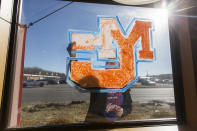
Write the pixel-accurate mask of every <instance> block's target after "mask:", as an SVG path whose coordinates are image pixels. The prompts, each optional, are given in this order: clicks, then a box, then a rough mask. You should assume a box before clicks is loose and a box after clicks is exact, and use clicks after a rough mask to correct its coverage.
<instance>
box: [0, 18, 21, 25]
mask: <svg viewBox="0 0 197 131" xmlns="http://www.w3.org/2000/svg"><path fill="white" fill-rule="evenodd" d="M0 19H1V20H3V21H5V22H7V23H9V24H12V22H10V21H8V20H6V19H5V18H3V17H0ZM16 25H17V26H21V27H22V26H24V25H22V24H19V23H16Z"/></svg>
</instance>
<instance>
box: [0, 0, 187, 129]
mask: <svg viewBox="0 0 197 131" xmlns="http://www.w3.org/2000/svg"><path fill="white" fill-rule="evenodd" d="M73 1H77V2H88V3H103V4H116V5H120V6H122V5H121V4H118V3H114V2H111V1H107V2H106V1H104V0H100V1H99V0H95V1H91V0H73ZM20 2H21V0H14V3H13V13H12V23H11V30H10V36H9V49H8V53H7V61H6V71H5V80H4V90H3V98H2V106H1V116H0V123H1V124H0V129H3V130H4V131H12V130H16V131H38V130H43V131H45V130H47V131H52V130H65V129H67V130H94V129H113V128H124V127H146V126H161V125H176V124H184V123H185V122H186V119H185V109H184V107H185V105H184V91H183V84H182V70H181V58H180V51H179V49H180V47H179V40H178V38H177V33H176V31H175V30H176V29H173V24H172V25H171V24H169V29H170V31H169V32H170V46H171V58H172V70H173V80H174V93H175V94H174V96H175V106H176V115H177V118H175V119H155V120H138V121H124V122H118V123H116V122H115V123H106V124H103V123H102V124H61V125H47V126H39V127H20V128H9V119H10V111H11V106H10V105H11V102H12V91H13V89H12V88H13V74H14V71H13V68H14V65H15V64H14V62H15V52H16V34H17V26H16V23H17V21H18V16H19V10H20ZM139 7H150V8H152V7H154V5H153V4H149V5H143V6H139ZM170 22H171V21H170V19H169V23H170ZM172 43H173V44H172Z"/></svg>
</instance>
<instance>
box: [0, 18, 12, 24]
mask: <svg viewBox="0 0 197 131" xmlns="http://www.w3.org/2000/svg"><path fill="white" fill-rule="evenodd" d="M0 19H1V20H3V21H5V22H7V23H9V24H12V22H10V21H8V20H6V19H4V18H2V17H0Z"/></svg>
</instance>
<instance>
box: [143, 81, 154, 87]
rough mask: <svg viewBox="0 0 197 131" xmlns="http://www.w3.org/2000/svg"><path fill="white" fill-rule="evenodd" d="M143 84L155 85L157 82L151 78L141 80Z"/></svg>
mask: <svg viewBox="0 0 197 131" xmlns="http://www.w3.org/2000/svg"><path fill="white" fill-rule="evenodd" d="M141 84H142V85H148V86H155V85H156V82H154V81H151V80H141Z"/></svg>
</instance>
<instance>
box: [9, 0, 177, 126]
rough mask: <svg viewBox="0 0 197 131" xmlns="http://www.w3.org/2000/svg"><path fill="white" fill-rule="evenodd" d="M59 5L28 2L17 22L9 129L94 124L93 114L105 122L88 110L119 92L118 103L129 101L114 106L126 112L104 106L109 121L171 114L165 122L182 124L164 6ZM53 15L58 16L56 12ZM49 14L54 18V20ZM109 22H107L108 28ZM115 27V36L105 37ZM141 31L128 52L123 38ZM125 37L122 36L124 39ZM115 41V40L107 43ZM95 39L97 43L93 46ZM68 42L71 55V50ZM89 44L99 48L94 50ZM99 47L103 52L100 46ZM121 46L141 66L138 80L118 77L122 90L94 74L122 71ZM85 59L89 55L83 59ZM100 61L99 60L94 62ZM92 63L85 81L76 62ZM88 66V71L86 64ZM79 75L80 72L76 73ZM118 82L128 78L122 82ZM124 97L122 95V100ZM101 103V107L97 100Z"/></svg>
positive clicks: (107, 100)
mask: <svg viewBox="0 0 197 131" xmlns="http://www.w3.org/2000/svg"><path fill="white" fill-rule="evenodd" d="M39 3H40V2H39ZM55 4H56V6H54V1H53V2H46V1H43V2H42V3H40V4H39V6H38V5H37V4H36V2H35V1H31V2H26V1H22V5H23V6H22V13H23V15H22V17H21V18H22V19H21V21H20V23H21V24H24V25H20V26H19V27H18V36H17V42H18V44H17V54H16V63H17V64H15V70H14V71H15V75H14V80H13V85H14V89H13V98H17V99H14V100H13V102H12V108H11V118H12V119H10V126H11V127H22V126H40V125H52V124H73V123H74V124H76V123H77V124H81V125H83V124H84V125H85V124H87V123H89V122H94V124H95V123H96V121H94V120H93V121H92V120H90V119H93V118H96V120H99V121H98V122H99V123H100V122H103V121H102V120H103V118H101V119H98V118H99V116H98V115H96V116H95V114H94V113H93V114H91V113H90V114H89V111H90V110H92V112H94V111H95V110H96V109H95V107H99V106H103V105H104V104H106V103H107V102H109V101H110V100H111V101H113V100H114V99H113V98H115V97H116V98H117V99H116V101H119V99H118V98H119V97H120V101H123V103H124V102H125V106H126V108H124V106H122V105H121V106H119V105H118V106H117V105H116V106H115V107H116V108H119V109H120V110H119V111H120V112H121V108H122V110H123V113H122V114H121V113H120V114H121V115H120V116H119V114H118V113H119V112H118V113H116V114H110V113H108V111H107V110H110V108H112V107H113V106H112V107H110V106H109V109H107V107H108V105H105V106H106V107H105V108H102V109H104V110H103V114H104V118H105V120H106V121H107V124H110V123H113V122H115V123H116V124H117V125H120V124H124V123H125V124H126V123H127V122H130V123H135V121H132V120H138V121H139V120H141V121H142V122H145V120H147V119H149V121H154V120H152V119H155V118H156V119H160V120H161V121H165V119H162V118H166V117H167V118H174V119H167V121H168V122H175V121H176V120H175V118H176V115H175V114H176V112H175V103H174V92H173V87H174V85H176V84H173V83H174V82H173V75H175V74H176V73H177V72H174V74H173V73H172V64H171V51H170V37H169V33H171V32H169V29H168V28H169V27H168V16H167V12H166V10H164V9H153V8H146V7H130V6H120V5H109V4H95V3H80V2H55ZM53 8H54V9H53ZM43 9H44V10H43ZM56 9H62V10H56ZM34 10H35V12H36V13H34ZM54 10H55V12H53V11H54ZM113 10H116V11H117V12H114V11H113ZM58 11H59V12H58ZM50 12H53V13H52V14H50ZM47 14H50V15H51V16H50V17H48V15H47ZM43 16H46V18H45V17H43ZM28 17H29V18H28ZM39 18H42V19H39ZM66 18H67V19H66ZM136 21H137V22H136ZM96 22H97V23H96ZM102 22H103V23H102ZM29 23H30V24H29ZM106 24H107V26H106V27H104V26H105V25H106ZM137 24H139V27H142V26H144V30H147V31H143V32H142V33H141V32H140V31H141V29H138V26H137ZM140 24H141V25H140ZM26 25H27V26H26ZM161 25H162V26H161ZM27 27H28V28H27ZM127 27H128V28H127ZM111 28H113V29H111ZM145 28H147V29H145ZM153 28H154V29H153ZM105 29H106V30H107V31H105ZM109 29H110V30H111V32H110V33H111V34H110V35H112V37H106V36H107V34H106V33H109V31H108V30H109ZM135 29H136V30H139V31H137V32H138V33H137V35H140V36H139V37H137V38H136V40H135V39H134V40H133V41H134V42H133V44H136V45H135V46H133V47H132V48H131V49H133V50H131V51H128V49H124V47H121V41H123V40H124V41H126V39H127V38H128V39H133V38H129V36H130V34H131V35H133V34H132V31H133V30H135ZM113 30H117V33H114V34H113ZM99 31H100V32H99ZM103 32H104V33H103ZM118 32H119V34H118ZM144 32H145V33H147V34H146V35H147V37H145V35H143V33H144ZM67 34H68V35H67ZM113 35H114V36H113ZM133 36H134V35H133ZM105 37H106V38H105ZM109 38H113V39H109ZM104 39H105V41H108V42H106V45H102V46H101V44H100V41H102V40H104ZM119 39H122V40H121V41H119ZM146 39H149V41H148V42H149V44H143V42H144V41H145V40H146ZM110 42H111V43H112V44H113V45H108V43H110ZM129 42H131V41H129ZM19 43H20V44H19ZM92 43H95V44H94V45H91V44H92ZM77 44H78V46H77ZM85 44H87V45H88V46H87V45H85ZM99 44H100V45H99ZM24 45H25V46H24ZM70 45H71V51H72V52H69V46H70ZM89 45H90V46H89ZM95 45H96V47H95ZM85 46H87V48H88V50H85V49H87V48H85ZM91 46H94V47H93V49H94V50H93V49H92V48H91ZM97 46H98V49H96V48H97ZM99 46H101V47H103V46H104V47H106V49H104V50H101V49H100V48H99ZM147 46H148V48H147V50H145V49H146V47H147ZM144 48H145V49H144ZM172 48H173V46H172ZM24 50H25V51H24ZM67 50H68V51H67ZM122 50H123V51H128V52H126V53H125V54H129V52H132V53H133V55H131V56H133V57H132V58H131V59H133V61H134V63H133V64H132V65H131V66H132V67H135V70H134V69H133V70H132V71H135V72H134V73H133V75H134V78H132V76H128V77H129V78H130V79H128V80H125V81H126V82H122V83H123V85H121V84H120V83H121V82H117V83H118V88H117V86H116V84H113V82H109V81H108V79H107V80H103V81H102V80H101V79H102V78H103V77H100V78H99V77H96V79H94V77H95V76H96V74H97V72H99V71H101V72H102V70H104V69H103V68H105V70H106V71H108V72H110V73H113V71H114V72H116V70H119V69H121V68H123V66H122V64H123V63H122V62H123V60H122V59H124V58H123V57H122V56H123V55H124V53H122V54H121V52H122ZM143 50H145V51H144V52H146V53H147V52H148V55H147V54H146V55H144V56H143V53H140V51H143ZM134 52H135V53H134ZM69 53H70V54H69ZM113 53H115V55H114V54H113ZM172 53H173V52H172ZM95 54H96V55H95ZM69 55H70V57H68V56H69ZM131 56H130V57H131ZM128 57H129V56H125V58H127V59H125V60H127V61H128V60H129V59H130V58H129V59H128ZM71 58H72V59H71ZM80 58H83V59H82V60H80ZM86 58H87V59H86ZM88 58H90V59H88ZM95 58H97V59H96V60H98V61H99V60H101V61H99V62H95V61H94V60H95ZM23 59H24V60H23ZM106 59H107V60H106ZM144 59H145V60H144ZM146 59H147V60H146ZM102 60H103V61H102ZM137 60H138V61H137ZM23 61H24V63H23ZM89 61H91V62H92V63H93V65H91V66H90V67H91V69H93V70H96V73H95V74H94V71H92V70H91V69H90V71H92V72H93V73H91V75H93V76H94V77H92V76H91V77H89V76H88V75H86V76H85V79H81V78H79V76H80V75H81V74H82V73H81V72H78V71H79V70H77V67H76V68H75V65H74V63H75V64H76V65H78V63H80V62H81V63H90V62H89ZM174 61H175V60H174ZM77 62H78V63H77ZM146 62H149V63H146ZM81 63H80V64H81ZM131 63H132V62H131ZM80 64H79V65H80ZM72 65H74V66H72ZM84 65H85V67H87V68H88V66H87V65H86V64H84ZM21 67H24V69H23V68H21ZM128 67H130V66H128ZM78 69H81V67H80V68H78ZM21 71H22V73H21ZM75 71H76V72H75ZM85 71H88V72H90V71H89V70H85ZM126 71H127V70H126ZM124 72H125V71H123V73H124ZM69 73H70V75H68V74H69ZM77 73H78V74H77ZM110 73H109V74H110ZM75 74H77V75H76V76H74V75H75ZM84 74H86V73H84ZM128 74H130V73H128ZM106 75H108V74H106ZM106 75H104V76H106ZM126 75H127V74H126ZM83 77H84V76H82V78H83ZM116 77H117V75H116ZM128 77H125V78H128ZM109 78H110V77H109ZM120 78H122V76H121V77H120ZM65 80H66V81H65ZM109 80H113V79H109ZM175 80H176V78H175ZM90 81H91V82H90ZM119 81H124V80H122V79H119ZM87 82H88V83H87ZM89 82H90V83H89ZM175 82H176V81H175ZM95 83H96V84H95ZM111 83H112V84H111ZM114 83H116V81H115V82H114ZM125 83H126V84H125ZM134 83H135V84H134ZM89 84H90V86H89ZM91 84H93V85H91ZM121 86H122V87H121ZM21 87H23V88H21ZM73 87H75V88H73ZM89 87H90V88H89ZM92 87H95V88H92ZM98 87H99V89H98ZM103 87H105V88H103ZM120 87H121V88H120ZM106 88H107V89H106ZM84 92H85V93H84ZM99 92H102V93H99ZM103 92H104V93H103ZM114 92H116V93H114ZM124 95H125V96H124ZM162 95H164V96H166V95H168V97H167V98H164V97H162ZM98 96H99V97H98ZM95 97H96V99H95ZM100 97H101V99H103V98H105V102H102V104H100V103H101V101H104V100H100ZM122 97H123V98H124V100H122V99H121V98H122ZM111 98H112V99H111ZM131 99H132V101H131ZM97 100H98V101H97ZM95 101H96V103H98V105H92V103H94V102H95ZM109 103H110V102H109ZM120 103H121V102H120ZM99 104H100V105H99ZM127 106H128V107H127ZM116 108H114V110H115V109H116ZM127 109H128V112H126V114H124V113H125V111H124V110H127ZM99 110H100V109H99ZM117 110H118V109H117ZM106 112H107V113H108V114H107V113H106ZM144 112H145V113H144ZM105 113H106V114H105ZM123 114H124V115H125V116H124V115H123ZM88 115H90V116H88ZM87 116H88V117H89V118H88V119H89V120H88V119H87ZM111 116H112V117H111ZM114 116H115V117H114ZM122 116H123V117H122ZM109 122H110V123H109ZM154 122H155V123H157V122H158V121H154ZM154 122H153V123H154ZM94 124H92V125H94ZM107 124H106V125H107Z"/></svg>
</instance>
